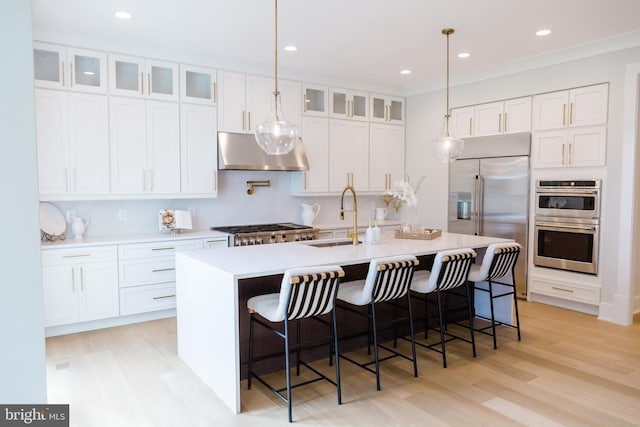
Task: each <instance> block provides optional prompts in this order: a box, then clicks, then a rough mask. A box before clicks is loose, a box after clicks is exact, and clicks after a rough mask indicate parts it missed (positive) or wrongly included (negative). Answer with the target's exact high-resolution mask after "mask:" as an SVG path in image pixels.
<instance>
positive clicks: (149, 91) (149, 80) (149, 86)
mask: <svg viewBox="0 0 640 427" xmlns="http://www.w3.org/2000/svg"><path fill="white" fill-rule="evenodd" d="M147 95H149V96H151V73H147Z"/></svg>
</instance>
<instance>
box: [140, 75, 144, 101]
mask: <svg viewBox="0 0 640 427" xmlns="http://www.w3.org/2000/svg"><path fill="white" fill-rule="evenodd" d="M140 95H144V73H143V72H142V71H140Z"/></svg>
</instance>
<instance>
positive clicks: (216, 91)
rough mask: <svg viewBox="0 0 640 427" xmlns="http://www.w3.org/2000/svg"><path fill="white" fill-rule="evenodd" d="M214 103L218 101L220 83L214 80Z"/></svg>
mask: <svg viewBox="0 0 640 427" xmlns="http://www.w3.org/2000/svg"><path fill="white" fill-rule="evenodd" d="M213 103H214V104H217V103H218V85H217V84H216V82H213Z"/></svg>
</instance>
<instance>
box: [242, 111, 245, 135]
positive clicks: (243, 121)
mask: <svg viewBox="0 0 640 427" xmlns="http://www.w3.org/2000/svg"><path fill="white" fill-rule="evenodd" d="M242 130H245V129H244V110H242Z"/></svg>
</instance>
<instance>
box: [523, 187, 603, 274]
mask: <svg viewBox="0 0 640 427" xmlns="http://www.w3.org/2000/svg"><path fill="white" fill-rule="evenodd" d="M600 187H601V181H600V180H597V179H592V180H574V181H546V180H538V181H536V208H535V215H536V216H535V242H534V248H535V251H534V257H533V262H534V264H535V265H537V266H541V267H550V268H556V269H561V270H568V271H576V272H580V273H588V274H598V243H599V238H598V235H599V231H600V189H601V188H600Z"/></svg>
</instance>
